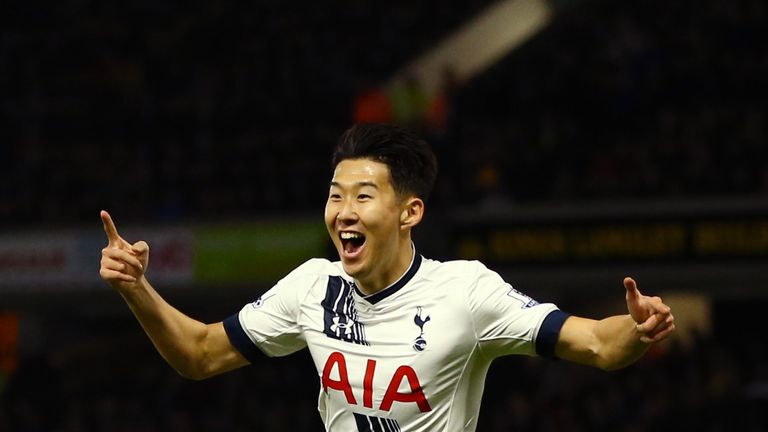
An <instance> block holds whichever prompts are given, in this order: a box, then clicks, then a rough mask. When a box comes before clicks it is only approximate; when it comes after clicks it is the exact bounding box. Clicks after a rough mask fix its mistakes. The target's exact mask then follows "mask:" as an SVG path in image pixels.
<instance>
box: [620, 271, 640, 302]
mask: <svg viewBox="0 0 768 432" xmlns="http://www.w3.org/2000/svg"><path fill="white" fill-rule="evenodd" d="M624 288H626V289H627V302H633V303H634V302H637V301H638V299H639V298H640V290H638V289H637V283H636V282H635V280H634V279H632V278H631V277H625V278H624Z"/></svg>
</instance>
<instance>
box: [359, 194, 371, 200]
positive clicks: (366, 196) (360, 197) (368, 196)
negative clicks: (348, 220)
mask: <svg viewBox="0 0 768 432" xmlns="http://www.w3.org/2000/svg"><path fill="white" fill-rule="evenodd" d="M371 198H372V197H371V196H370V195H367V194H360V195H358V196H357V199H358V200H360V201H367V200H369V199H371Z"/></svg>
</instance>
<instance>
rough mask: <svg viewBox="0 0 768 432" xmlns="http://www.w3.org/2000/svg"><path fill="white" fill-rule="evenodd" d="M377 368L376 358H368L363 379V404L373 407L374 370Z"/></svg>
mask: <svg viewBox="0 0 768 432" xmlns="http://www.w3.org/2000/svg"><path fill="white" fill-rule="evenodd" d="M375 370H376V360H368V364H366V365H365V379H364V380H363V406H364V407H366V408H373V372H374V371H375Z"/></svg>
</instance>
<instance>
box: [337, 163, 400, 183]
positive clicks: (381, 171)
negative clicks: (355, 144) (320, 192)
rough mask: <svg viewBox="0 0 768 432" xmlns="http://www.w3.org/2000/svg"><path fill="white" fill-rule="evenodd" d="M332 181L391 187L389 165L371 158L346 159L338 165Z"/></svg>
mask: <svg viewBox="0 0 768 432" xmlns="http://www.w3.org/2000/svg"><path fill="white" fill-rule="evenodd" d="M331 183H335V184H338V185H339V186H352V185H356V184H359V183H373V184H375V185H377V186H379V187H386V186H390V187H391V182H390V178H389V167H388V166H387V165H386V164H383V163H381V162H377V161H374V160H371V159H345V160H343V161H341V162H339V164H338V165H336V169H335V170H334V171H333V179H331Z"/></svg>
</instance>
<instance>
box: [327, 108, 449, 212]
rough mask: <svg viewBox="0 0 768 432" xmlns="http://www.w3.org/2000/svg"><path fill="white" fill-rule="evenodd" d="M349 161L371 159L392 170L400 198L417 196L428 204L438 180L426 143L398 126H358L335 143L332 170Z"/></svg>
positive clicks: (349, 130) (432, 155) (374, 124)
mask: <svg viewBox="0 0 768 432" xmlns="http://www.w3.org/2000/svg"><path fill="white" fill-rule="evenodd" d="M346 159H371V160H374V161H377V162H381V163H383V164H385V165H387V167H389V173H390V177H391V181H392V187H393V188H394V189H395V192H396V193H397V194H398V195H401V196H402V195H406V194H414V195H416V196H417V197H418V198H421V199H422V200H424V201H426V200H427V198H428V197H429V194H430V193H431V192H432V187H433V186H434V185H435V178H436V177H437V158H436V157H435V154H434V153H433V152H432V149H431V148H430V147H429V144H427V142H426V141H424V140H423V139H421V138H419V137H418V136H416V135H415V134H413V133H412V132H410V131H408V130H406V129H403V128H401V127H398V126H394V125H388V124H378V123H359V124H356V125H354V126H352V127H351V128H349V129H347V131H346V132H344V133H343V134H342V135H341V137H340V138H339V141H338V142H337V143H336V150H335V151H334V152H333V160H332V163H333V168H334V169H335V167H336V166H337V165H338V164H339V162H341V161H343V160H346Z"/></svg>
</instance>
